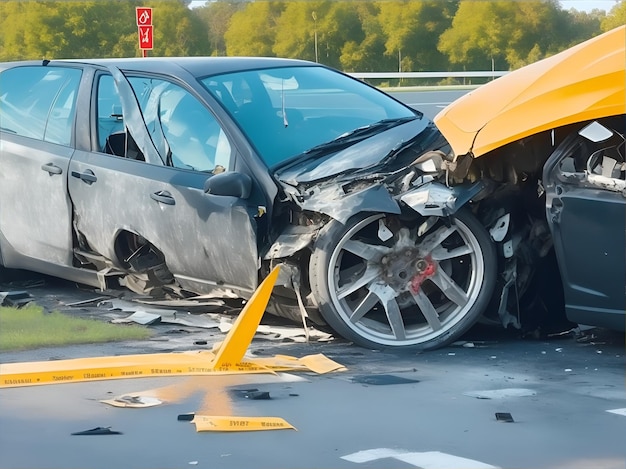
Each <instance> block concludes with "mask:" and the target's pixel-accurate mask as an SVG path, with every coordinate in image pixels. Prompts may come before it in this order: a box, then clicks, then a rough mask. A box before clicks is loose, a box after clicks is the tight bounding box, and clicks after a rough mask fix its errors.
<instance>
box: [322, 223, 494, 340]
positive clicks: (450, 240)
mask: <svg viewBox="0 0 626 469" xmlns="http://www.w3.org/2000/svg"><path fill="white" fill-rule="evenodd" d="M382 217H383V215H374V216H372V217H368V218H366V219H364V220H362V221H361V222H359V223H357V224H355V225H354V226H353V227H352V228H351V229H349V230H348V231H347V232H346V233H345V234H344V235H343V237H342V238H341V239H340V240H339V242H338V243H337V245H336V247H335V248H334V250H333V252H332V255H331V257H330V264H329V267H330V268H329V270H328V278H327V281H328V285H329V287H330V288H329V290H330V296H331V300H332V303H333V306H334V307H335V309H336V311H337V313H338V315H339V316H340V318H341V319H342V321H343V322H344V323H345V324H346V326H347V327H349V328H350V329H352V330H353V331H354V332H355V333H356V334H358V335H359V336H360V337H362V338H364V339H365V340H367V341H371V342H374V343H377V344H380V345H393V346H409V345H420V344H423V343H426V342H430V341H433V340H436V339H438V338H439V337H442V336H445V335H448V332H449V331H450V330H451V329H453V328H454V327H455V326H456V325H457V324H459V323H460V322H461V321H462V320H463V319H464V318H466V317H467V316H468V315H469V314H470V312H472V311H473V307H474V305H475V304H476V302H477V301H478V298H479V294H480V292H481V281H482V278H483V275H484V272H485V262H484V259H483V252H482V249H481V245H480V242H479V241H478V239H477V238H476V236H475V235H474V234H473V233H472V231H471V230H470V228H469V227H468V226H467V225H466V224H465V223H463V222H462V221H461V220H456V221H455V223H452V224H449V225H446V223H445V220H444V219H439V220H437V222H436V223H434V224H431V226H430V227H429V229H428V230H427V231H426V232H425V233H421V236H418V234H417V233H418V229H417V227H415V226H402V227H399V228H397V229H395V230H394V236H393V238H392V239H389V240H388V241H385V242H384V241H381V240H380V238H379V237H378V236H377V234H376V233H377V231H376V227H377V226H378V220H379V219H381V218H382ZM472 314H473V313H472Z"/></svg>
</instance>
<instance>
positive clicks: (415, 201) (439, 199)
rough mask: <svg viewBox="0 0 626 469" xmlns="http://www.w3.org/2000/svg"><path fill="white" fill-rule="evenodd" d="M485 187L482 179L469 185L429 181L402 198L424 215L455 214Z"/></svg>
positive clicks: (440, 215) (401, 198) (401, 197)
mask: <svg viewBox="0 0 626 469" xmlns="http://www.w3.org/2000/svg"><path fill="white" fill-rule="evenodd" d="M484 188H485V186H484V184H483V183H482V182H481V181H477V182H475V183H474V184H471V185H468V186H454V187H446V186H444V185H443V184H441V183H440V182H429V183H426V184H424V185H422V186H419V187H418V188H416V189H413V190H411V191H409V192H406V193H405V194H403V195H401V196H400V200H401V201H402V202H404V203H405V204H407V205H408V206H409V207H411V208H412V209H413V210H415V211H416V212H417V213H419V214H420V215H423V216H438V217H442V216H448V215H452V214H454V213H455V212H456V211H457V210H459V209H460V208H461V207H463V206H464V205H465V204H466V203H467V202H468V201H469V200H471V199H472V198H473V197H475V196H477V195H478V194H479V193H480V191H482V190H483V189H484Z"/></svg>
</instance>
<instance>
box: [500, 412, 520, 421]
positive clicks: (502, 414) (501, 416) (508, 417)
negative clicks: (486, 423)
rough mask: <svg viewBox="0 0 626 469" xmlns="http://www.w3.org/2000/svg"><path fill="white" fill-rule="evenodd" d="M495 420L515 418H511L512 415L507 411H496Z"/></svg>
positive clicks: (511, 419)
mask: <svg viewBox="0 0 626 469" xmlns="http://www.w3.org/2000/svg"><path fill="white" fill-rule="evenodd" d="M496 420H497V421H498V422H509V423H512V422H515V420H513V416H512V415H511V414H509V413H508V412H496Z"/></svg>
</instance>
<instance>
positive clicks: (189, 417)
mask: <svg viewBox="0 0 626 469" xmlns="http://www.w3.org/2000/svg"><path fill="white" fill-rule="evenodd" d="M195 416H196V414H195V413H193V412H190V413H188V414H178V418H177V420H178V421H179V422H191V421H192V420H193V419H194V417H195Z"/></svg>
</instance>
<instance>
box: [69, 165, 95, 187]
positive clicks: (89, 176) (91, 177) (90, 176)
mask: <svg viewBox="0 0 626 469" xmlns="http://www.w3.org/2000/svg"><path fill="white" fill-rule="evenodd" d="M72 176H73V177H75V178H78V179H81V180H83V181H85V182H86V183H87V184H92V183H94V182H96V181H97V180H98V178H97V177H96V175H95V174H94V173H93V171H92V170H90V169H87V170H86V171H85V172H84V173H79V172H78V171H72Z"/></svg>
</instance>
